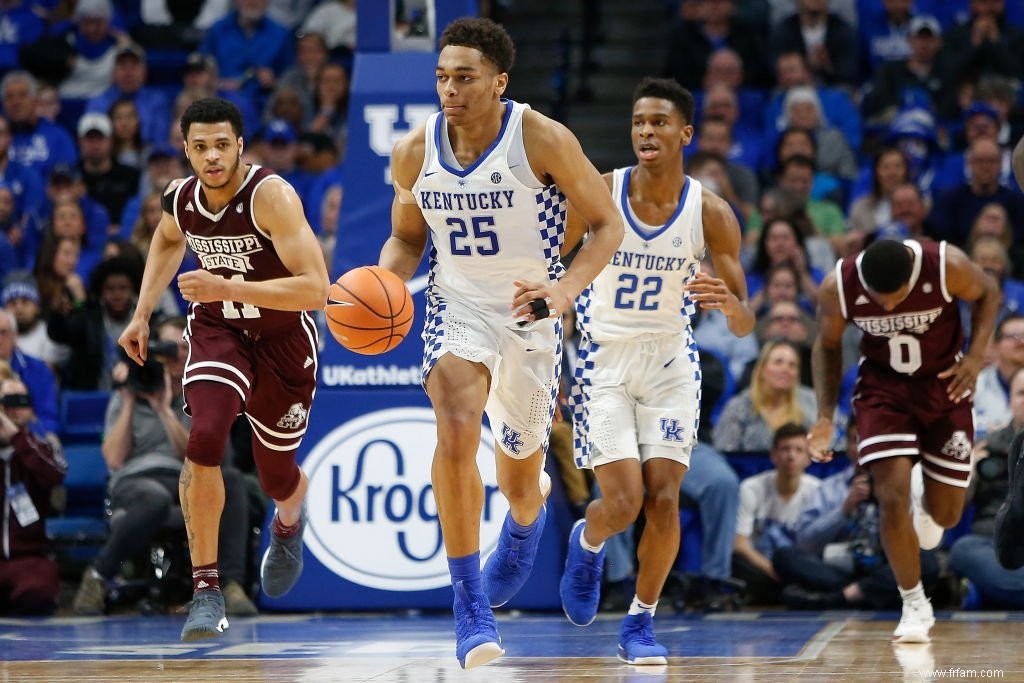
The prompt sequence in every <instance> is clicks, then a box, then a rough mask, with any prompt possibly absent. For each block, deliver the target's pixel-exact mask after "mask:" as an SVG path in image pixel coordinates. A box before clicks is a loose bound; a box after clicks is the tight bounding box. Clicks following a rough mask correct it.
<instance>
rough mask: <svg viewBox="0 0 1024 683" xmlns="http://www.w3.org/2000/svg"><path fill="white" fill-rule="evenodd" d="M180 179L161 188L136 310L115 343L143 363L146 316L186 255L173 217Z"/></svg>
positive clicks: (147, 337)
mask: <svg viewBox="0 0 1024 683" xmlns="http://www.w3.org/2000/svg"><path fill="white" fill-rule="evenodd" d="M181 182H182V181H181V180H177V181H172V182H170V183H169V184H168V185H167V188H166V189H165V190H164V196H163V198H162V202H163V205H164V207H163V208H164V212H163V215H162V216H160V222H159V223H158V224H157V226H156V231H155V232H154V233H153V239H152V240H151V241H150V244H149V253H148V254H147V256H146V269H145V271H144V272H143V274H142V287H141V289H140V290H139V300H138V302H137V303H136V304H135V313H134V314H133V315H132V319H131V321H130V322H129V323H128V326H127V327H125V329H124V332H122V333H121V337H120V338H119V339H118V340H117V343H118V344H120V345H121V347H122V348H124V350H125V353H127V354H128V357H129V358H131V359H132V360H134V361H135V362H136V363H139V364H142V363H143V362H144V361H145V360H146V347H147V345H148V344H149V319H150V317H152V315H153V310H154V309H155V308H156V305H157V303H158V302H159V301H160V297H161V296H163V293H164V291H166V290H167V287H168V286H169V285H170V284H171V279H172V278H173V277H174V274H175V273H176V272H178V268H179V267H180V266H181V259H183V258H184V257H185V235H183V234H182V232H181V230H180V229H178V223H177V221H175V220H174V215H173V214H172V213H171V211H172V210H173V196H174V190H175V188H176V187H177V186H178V184H179V183H181Z"/></svg>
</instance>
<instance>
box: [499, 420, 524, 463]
mask: <svg viewBox="0 0 1024 683" xmlns="http://www.w3.org/2000/svg"><path fill="white" fill-rule="evenodd" d="M501 446H502V448H504V449H505V450H506V451H508V452H509V453H515V454H516V455H519V449H520V448H522V447H523V435H522V434H520V433H519V432H517V431H516V430H514V429H512V428H511V427H509V426H508V425H507V424H505V423H504V422H503V423H501Z"/></svg>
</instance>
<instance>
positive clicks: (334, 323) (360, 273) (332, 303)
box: [325, 266, 413, 356]
mask: <svg viewBox="0 0 1024 683" xmlns="http://www.w3.org/2000/svg"><path fill="white" fill-rule="evenodd" d="M325 310H326V313H327V327H329V328H330V330H331V334H333V335H334V338H335V339H337V340H338V343H339V344H341V345H342V346H344V347H345V348H346V349H348V350H349V351H355V352H356V353H362V354H364V355H367V356H373V355H376V354H378V353H384V352H385V351H390V350H391V349H393V348H395V347H396V346H398V345H399V344H401V343H402V340H403V339H405V335H407V334H409V329H410V328H411V327H412V320H413V310H412V294H410V293H409V288H408V287H406V286H405V283H404V282H402V278H400V277H398V276H397V275H395V274H394V273H392V272H391V271H390V270H384V269H383V268H381V267H379V266H360V267H359V268H353V269H352V270H350V271H348V272H347V273H345V274H344V275H342V276H341V277H339V278H338V279H337V281H335V283H334V284H332V285H331V291H330V294H328V296H327V308H326V309H325Z"/></svg>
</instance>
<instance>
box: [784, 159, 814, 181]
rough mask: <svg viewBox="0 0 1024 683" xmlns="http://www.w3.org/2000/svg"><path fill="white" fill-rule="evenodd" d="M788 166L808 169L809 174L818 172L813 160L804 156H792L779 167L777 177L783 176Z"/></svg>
mask: <svg viewBox="0 0 1024 683" xmlns="http://www.w3.org/2000/svg"><path fill="white" fill-rule="evenodd" d="M790 166H797V167H803V168H809V169H811V173H816V172H817V170H818V164H817V163H815V161H814V159H812V158H811V157H809V156H807V155H806V154H794V155H793V156H791V157H790V158H788V159H786V160H785V161H783V162H782V163H781V164H780V165H779V177H782V176H783V175H785V174H786V171H788V170H789V167H790Z"/></svg>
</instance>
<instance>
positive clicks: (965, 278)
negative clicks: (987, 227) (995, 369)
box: [939, 244, 1002, 402]
mask: <svg viewBox="0 0 1024 683" xmlns="http://www.w3.org/2000/svg"><path fill="white" fill-rule="evenodd" d="M946 289H947V291H948V292H949V294H950V296H954V297H957V298H960V299H963V300H964V301H968V302H970V303H971V308H972V312H971V343H970V346H968V348H967V353H966V354H964V356H963V358H961V359H960V361H959V362H958V363H956V365H954V366H953V367H951V368H948V369H946V370H943V371H942V372H940V373H939V377H940V378H942V379H946V378H947V377H948V378H951V379H950V382H949V387H948V391H949V398H950V400H952V401H956V402H960V401H961V400H963V399H964V398H966V397H967V395H968V394H969V393H970V392H972V391H974V382H975V380H976V379H977V378H978V373H979V372H980V371H981V369H982V368H983V367H984V366H985V351H986V349H988V345H989V342H990V341H992V332H993V331H994V330H995V327H996V316H997V315H998V313H999V303H1000V301H1001V300H1002V293H1001V292H1000V291H999V286H998V285H997V284H996V282H995V280H993V279H992V278H991V277H989V276H988V275H987V274H986V273H985V271H983V270H982V269H981V268H979V267H978V265H977V264H975V263H974V262H973V261H971V259H970V258H968V256H967V254H965V253H964V252H963V251H961V250H960V249H958V248H957V247H954V246H953V245H951V244H947V245H946Z"/></svg>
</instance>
